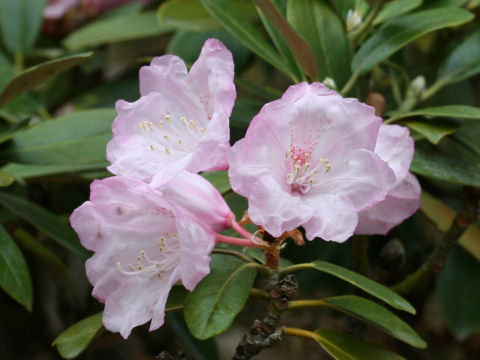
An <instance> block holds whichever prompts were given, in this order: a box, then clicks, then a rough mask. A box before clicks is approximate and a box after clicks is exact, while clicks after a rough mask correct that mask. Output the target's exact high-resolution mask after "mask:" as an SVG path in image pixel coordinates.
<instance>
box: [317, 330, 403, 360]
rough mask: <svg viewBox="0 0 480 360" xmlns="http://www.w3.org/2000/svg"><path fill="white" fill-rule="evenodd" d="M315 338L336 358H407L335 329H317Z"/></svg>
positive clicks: (362, 359) (363, 359) (394, 359)
mask: <svg viewBox="0 0 480 360" xmlns="http://www.w3.org/2000/svg"><path fill="white" fill-rule="evenodd" d="M315 335H316V336H315V340H316V341H317V342H318V343H319V344H320V346H321V347H322V348H323V349H324V350H325V351H326V352H328V353H329V354H330V355H331V356H332V357H333V358H334V359H336V360H405V358H403V357H402V356H400V355H398V354H395V353H394V352H391V351H390V350H387V349H384V348H381V347H379V346H377V345H374V344H370V343H367V342H365V341H363V340H360V339H358V338H356V337H354V336H351V335H347V334H345V333H342V332H339V331H333V330H326V329H322V330H317V331H315Z"/></svg>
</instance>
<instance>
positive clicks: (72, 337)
mask: <svg viewBox="0 0 480 360" xmlns="http://www.w3.org/2000/svg"><path fill="white" fill-rule="evenodd" d="M102 316H103V313H101V312H100V313H97V314H95V315H92V316H90V317H88V318H85V319H83V320H81V321H79V322H77V323H76V324H74V325H72V326H70V327H69V328H68V329H67V330H65V331H64V332H62V333H61V334H60V335H59V336H58V337H57V338H56V339H55V340H54V341H53V343H52V345H53V346H56V347H57V350H58V353H59V354H60V355H61V356H62V357H63V358H64V359H74V358H76V357H77V356H78V355H80V354H81V353H82V352H83V351H84V350H85V349H86V348H87V346H88V344H89V343H90V341H92V339H93V337H94V336H95V335H96V334H97V333H98V332H99V331H100V329H101V328H102V327H103V324H102Z"/></svg>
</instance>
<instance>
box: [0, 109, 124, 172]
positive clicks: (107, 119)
mask: <svg viewBox="0 0 480 360" xmlns="http://www.w3.org/2000/svg"><path fill="white" fill-rule="evenodd" d="M114 117H115V112H114V111H113V110H110V109H99V110H86V111H78V112H75V113H72V114H69V115H65V116H62V117H60V118H57V119H53V120H49V121H47V122H44V123H41V124H39V125H37V126H35V127H32V128H31V129H29V130H27V131H24V132H22V133H21V134H19V135H17V136H15V137H14V138H13V139H12V141H11V143H10V144H9V146H8V147H7V148H6V149H5V150H4V151H3V152H1V153H0V156H2V157H3V158H4V159H5V160H7V161H11V162H19V163H33V164H49V165H51V164H77V165H80V164H91V163H100V162H103V161H105V147H106V144H107V142H108V141H109V140H110V139H111V138H112V133H111V130H110V127H111V123H112V121H113V119H114Z"/></svg>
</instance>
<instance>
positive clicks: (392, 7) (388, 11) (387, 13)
mask: <svg viewBox="0 0 480 360" xmlns="http://www.w3.org/2000/svg"><path fill="white" fill-rule="evenodd" d="M422 2H423V0H396V1H391V2H389V3H386V4H385V5H384V6H383V7H382V10H380V12H379V13H378V15H377V17H376V18H375V21H374V22H373V24H374V25H378V24H380V23H382V22H385V21H387V20H390V19H393V18H395V17H397V16H400V15H403V14H406V13H408V12H409V11H411V10H413V9H416V8H417V7H419V6H420V5H422Z"/></svg>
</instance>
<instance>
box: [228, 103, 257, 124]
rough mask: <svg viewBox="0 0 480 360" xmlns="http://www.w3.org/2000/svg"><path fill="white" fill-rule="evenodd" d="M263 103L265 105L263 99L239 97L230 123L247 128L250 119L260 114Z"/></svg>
mask: <svg viewBox="0 0 480 360" xmlns="http://www.w3.org/2000/svg"><path fill="white" fill-rule="evenodd" d="M263 105H265V102H263V101H258V100H252V99H243V98H238V99H237V100H236V101H235V105H234V107H233V111H232V115H231V116H230V125H231V126H236V127H240V128H247V127H248V125H249V124H250V121H252V119H253V117H254V116H255V115H257V114H258V112H259V111H260V109H261V108H262V106H263Z"/></svg>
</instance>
